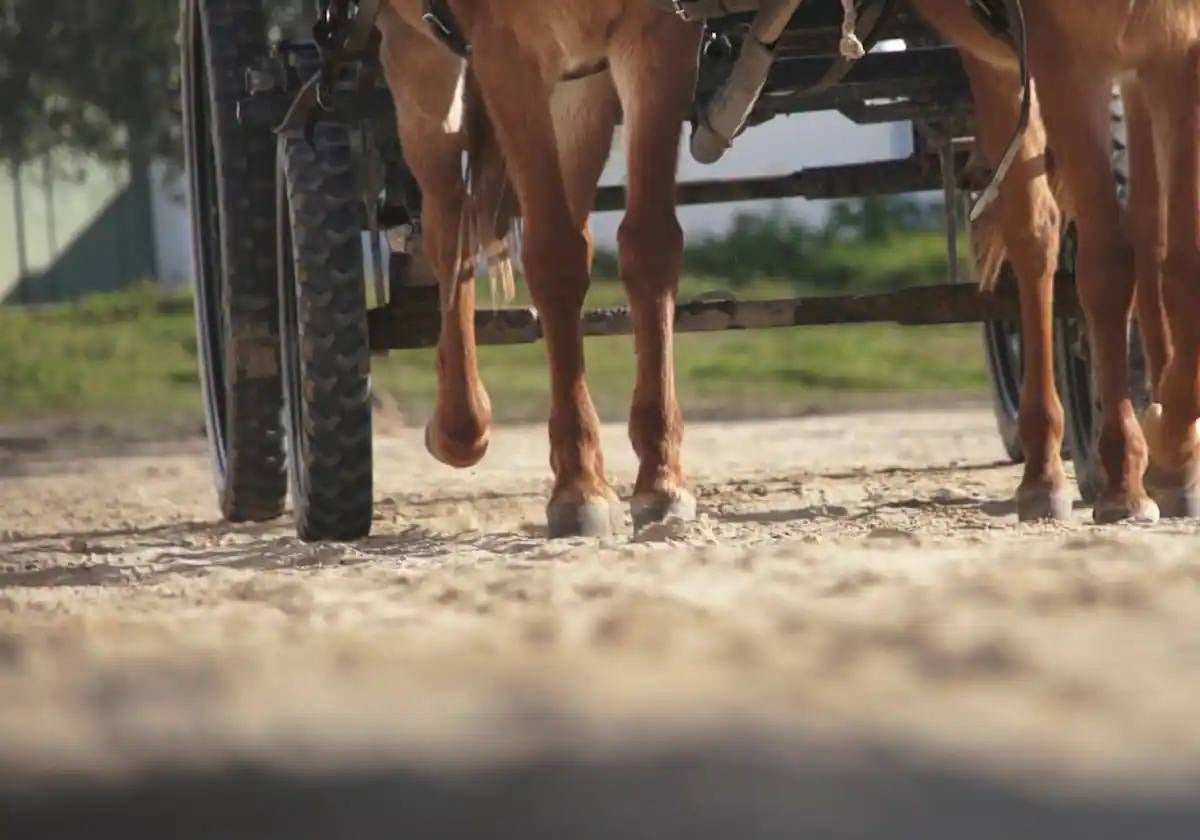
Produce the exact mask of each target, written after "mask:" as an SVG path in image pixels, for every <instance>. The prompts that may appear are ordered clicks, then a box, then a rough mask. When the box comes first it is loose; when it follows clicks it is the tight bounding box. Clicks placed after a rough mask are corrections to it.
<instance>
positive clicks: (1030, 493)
mask: <svg viewBox="0 0 1200 840" xmlns="http://www.w3.org/2000/svg"><path fill="white" fill-rule="evenodd" d="M1074 506H1075V499H1074V497H1073V496H1072V495H1071V492H1070V491H1069V490H1066V489H1065V488H1051V487H1028V488H1025V487H1021V488H1018V490H1017V519H1018V520H1019V521H1021V522H1046V521H1052V522H1067V521H1069V520H1070V519H1071V512H1072V510H1073V509H1074Z"/></svg>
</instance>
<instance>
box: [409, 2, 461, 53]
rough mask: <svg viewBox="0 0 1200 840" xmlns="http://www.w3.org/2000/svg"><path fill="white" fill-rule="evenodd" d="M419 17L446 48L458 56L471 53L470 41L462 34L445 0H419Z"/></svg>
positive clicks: (456, 19)
mask: <svg viewBox="0 0 1200 840" xmlns="http://www.w3.org/2000/svg"><path fill="white" fill-rule="evenodd" d="M421 19H422V20H423V21H425V25H426V26H428V27H429V31H430V32H432V33H433V37H435V38H437V39H438V40H439V41H441V42H442V43H443V44H445V46H446V49H448V50H450V52H452V53H454V54H455V55H457V56H458V57H459V58H468V57H469V56H470V55H471V43H470V42H469V41H468V40H467V36H466V35H464V34H463V31H462V27H461V26H459V24H458V18H456V17H455V16H454V12H453V11H451V9H450V5H449V4H448V3H447V2H446V0H421Z"/></svg>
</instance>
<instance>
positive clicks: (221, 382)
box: [182, 0, 287, 522]
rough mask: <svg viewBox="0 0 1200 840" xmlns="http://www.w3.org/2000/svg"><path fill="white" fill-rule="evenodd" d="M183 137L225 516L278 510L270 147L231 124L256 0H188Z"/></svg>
mask: <svg viewBox="0 0 1200 840" xmlns="http://www.w3.org/2000/svg"><path fill="white" fill-rule="evenodd" d="M182 34H183V37H182V47H183V54H182V68H183V78H182V87H183V115H184V138H185V148H186V156H187V166H188V173H189V189H190V206H191V216H192V234H193V243H194V244H193V246H192V251H193V260H194V270H195V276H196V283H195V301H196V331H197V339H198V341H197V344H198V348H197V356H198V358H199V364H200V381H201V388H202V390H203V395H204V408H205V419H206V425H207V428H208V439H209V444H210V449H211V452H212V460H213V466H214V473H215V478H216V485H217V494H218V497H219V499H220V505H221V512H222V513H223V514H224V516H225V517H226V518H227V519H229V520H231V521H235V522H236V521H246V520H252V521H261V520H266V519H271V518H273V517H276V516H278V515H279V514H280V513H282V511H283V502H284V498H285V496H286V493H287V480H286V476H285V472H284V461H285V458H284V449H283V427H282V419H281V406H282V385H281V381H280V374H279V341H278V333H277V329H278V327H277V324H278V311H277V310H278V304H277V299H276V292H275V281H274V278H275V255H274V253H273V252H272V251H271V249H269V248H268V249H264V248H263V247H262V243H263V242H264V241H269V239H268V238H269V237H270V235H271V225H272V224H273V220H274V206H275V203H274V202H275V197H274V183H273V178H272V173H273V171H274V159H275V143H274V138H273V137H272V136H271V134H270V133H269V132H263V131H255V130H251V129H245V128H243V127H242V126H241V125H239V124H238V121H237V114H236V108H237V100H238V98H239V97H240V96H241V95H243V85H242V74H241V69H240V68H241V66H242V62H243V61H244V59H245V55H246V54H248V53H249V52H250V51H252V50H253V49H255V48H256V47H259V46H260V45H261V43H262V41H263V39H264V38H265V34H266V23H265V19H264V15H263V9H262V0H184V7H183V32H182Z"/></svg>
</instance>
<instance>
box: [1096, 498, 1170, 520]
mask: <svg viewBox="0 0 1200 840" xmlns="http://www.w3.org/2000/svg"><path fill="white" fill-rule="evenodd" d="M1158 517H1159V512H1158V505H1156V504H1155V503H1154V501H1153V500H1152V499H1151V498H1150V497H1149V496H1141V497H1131V496H1130V495H1129V494H1128V493H1115V494H1111V495H1109V494H1106V495H1102V496H1101V497H1100V498H1099V499H1097V500H1096V507H1095V510H1093V511H1092V518H1093V519H1094V520H1095V522H1096V524H1097V525H1112V524H1114V523H1117V522H1135V523H1142V524H1149V523H1153V522H1157V521H1158Z"/></svg>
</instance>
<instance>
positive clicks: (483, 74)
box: [471, 18, 620, 537]
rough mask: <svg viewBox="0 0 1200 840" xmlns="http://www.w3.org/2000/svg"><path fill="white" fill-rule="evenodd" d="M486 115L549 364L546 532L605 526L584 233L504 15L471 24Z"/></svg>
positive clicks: (532, 63)
mask: <svg viewBox="0 0 1200 840" xmlns="http://www.w3.org/2000/svg"><path fill="white" fill-rule="evenodd" d="M471 43H472V50H473V52H472V60H473V62H474V65H475V70H476V74H477V77H478V79H479V85H480V89H481V92H482V94H483V99H484V102H485V105H486V107H487V111H488V115H489V117H490V119H491V121H492V124H493V126H494V127H495V130H496V135H497V138H498V140H499V143H500V147H501V150H502V152H503V153H504V158H505V161H506V162H507V164H508V171H509V177H510V180H511V182H512V185H513V188H514V189H515V190H516V193H517V197H518V199H519V201H520V205H521V210H522V212H523V215H524V220H525V233H524V242H523V246H522V256H523V261H524V265H525V274H526V282H527V283H528V285H529V293H530V296H531V298H532V299H533V303H534V305H535V306H536V307H537V309H538V312H539V314H540V316H541V321H542V330H543V335H544V336H545V341H546V352H547V355H548V357H549V366H550V392H551V407H550V424H549V428H550V464H551V467H552V468H553V470H554V478H555V482H554V490H553V493H552V495H551V497H550V502H549V504H548V506H547V509H546V515H547V520H548V523H549V533H550V536H551V537H561V536H571V535H586V536H602V535H605V534H608V533H611V531H612V529H613V527H614V525H615V522H614V519H615V517H617V516H619V514H620V511H619V507H618V505H617V504H616V501H617V499H616V494H614V493H613V491H612V488H611V487H610V486H609V485H608V482H607V481H606V479H605V477H604V462H603V457H602V454H601V451H600V429H599V426H600V424H599V419H598V418H597V416H596V409H595V407H594V406H593V404H592V398H591V395H590V394H589V393H588V387H587V380H586V376H585V374H584V362H583V328H582V322H581V317H580V316H581V313H582V311H583V302H584V297H585V295H586V294H587V289H588V283H589V278H588V274H589V265H588V256H589V245H588V241H587V236H586V235H585V234H584V232H583V230H582V229H581V226H580V225H579V224H577V223H576V221H575V218H574V216H573V215H572V213H571V207H570V201H569V198H568V193H567V187H566V184H565V181H564V177H563V173H562V171H561V169H560V167H559V166H556V165H555V163H556V162H557V159H558V147H557V141H556V135H555V132H554V120H553V116H552V110H551V88H552V82H551V81H550V80H547V79H546V78H544V76H543V74H542V72H541V70H540V68H539V66H538V64H537V61H536V59H535V57H534V56H532V55H530V54H529V53H527V52H526V51H525V50H523V49H522V44H521V43H520V42H519V41H518V39H517V38H516V37H515V36H514V34H513V32H512V30H511V29H510V28H508V27H506V26H504V25H503V22H502V21H496V20H490V19H482V18H481V19H480V20H479V25H478V26H476V27H474V31H472V32H471Z"/></svg>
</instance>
